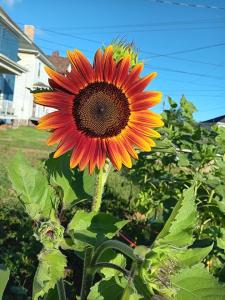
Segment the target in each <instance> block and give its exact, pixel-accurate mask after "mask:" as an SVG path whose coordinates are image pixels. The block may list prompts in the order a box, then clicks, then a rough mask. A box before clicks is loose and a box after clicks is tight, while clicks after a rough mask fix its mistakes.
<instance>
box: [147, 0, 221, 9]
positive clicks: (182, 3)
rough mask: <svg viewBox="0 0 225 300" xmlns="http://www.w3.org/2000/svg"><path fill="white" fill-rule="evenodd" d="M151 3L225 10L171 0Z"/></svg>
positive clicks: (153, 0)
mask: <svg viewBox="0 0 225 300" xmlns="http://www.w3.org/2000/svg"><path fill="white" fill-rule="evenodd" d="M149 1H151V2H156V3H160V4H169V5H177V6H183V7H191V8H207V9H222V10H225V7H221V6H215V5H206V4H194V3H185V2H177V1H169V0H149Z"/></svg>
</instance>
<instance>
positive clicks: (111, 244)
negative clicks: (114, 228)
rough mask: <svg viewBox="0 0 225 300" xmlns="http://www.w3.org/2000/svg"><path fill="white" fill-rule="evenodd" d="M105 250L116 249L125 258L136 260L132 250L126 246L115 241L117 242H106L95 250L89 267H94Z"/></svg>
mask: <svg viewBox="0 0 225 300" xmlns="http://www.w3.org/2000/svg"><path fill="white" fill-rule="evenodd" d="M107 249H116V250H118V251H120V252H121V253H123V254H125V255H126V256H128V257H130V258H131V259H132V260H136V256H135V255H134V253H133V249H132V248H130V247H129V246H127V245H126V244H124V243H122V242H120V241H117V240H108V241H105V242H103V243H102V244H101V245H100V246H98V248H97V249H96V250H95V253H94V255H93V258H92V262H91V265H92V266H94V265H95V264H96V263H97V262H98V260H99V259H100V257H101V256H102V254H103V253H104V252H105V251H106V250H107Z"/></svg>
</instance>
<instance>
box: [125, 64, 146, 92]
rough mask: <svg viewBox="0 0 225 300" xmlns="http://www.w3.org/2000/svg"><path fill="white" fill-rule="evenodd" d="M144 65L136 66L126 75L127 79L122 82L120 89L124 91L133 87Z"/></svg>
mask: <svg viewBox="0 0 225 300" xmlns="http://www.w3.org/2000/svg"><path fill="white" fill-rule="evenodd" d="M143 67H144V64H143V63H139V64H136V65H135V66H134V67H133V69H132V70H131V72H130V74H129V75H128V77H127V79H126V80H125V81H124V83H123V85H122V88H123V90H124V91H126V90H127V89H129V88H130V87H132V86H133V84H134V83H135V82H136V81H137V80H138V79H139V76H140V74H141V71H142V70H143Z"/></svg>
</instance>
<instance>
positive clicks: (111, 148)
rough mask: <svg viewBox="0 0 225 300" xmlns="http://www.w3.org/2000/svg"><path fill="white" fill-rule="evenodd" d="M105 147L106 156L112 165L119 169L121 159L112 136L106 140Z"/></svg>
mask: <svg viewBox="0 0 225 300" xmlns="http://www.w3.org/2000/svg"><path fill="white" fill-rule="evenodd" d="M106 147H107V153H108V156H109V158H110V160H111V162H112V164H113V165H114V167H115V168H116V169H117V170H118V171H119V170H120V169H121V167H122V159H121V155H120V151H119V150H118V146H117V143H116V141H115V140H114V138H110V139H107V140H106Z"/></svg>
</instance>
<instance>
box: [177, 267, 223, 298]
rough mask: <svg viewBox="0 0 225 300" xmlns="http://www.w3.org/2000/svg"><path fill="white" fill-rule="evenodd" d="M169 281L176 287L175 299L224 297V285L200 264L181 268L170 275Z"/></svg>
mask: <svg viewBox="0 0 225 300" xmlns="http://www.w3.org/2000/svg"><path fill="white" fill-rule="evenodd" d="M171 281H172V284H173V285H174V287H175V288H176V289H177V295H176V300H190V299H192V300H212V299H213V300H223V299H225V286H224V285H222V284H219V283H218V281H217V280H216V279H215V278H214V277H213V276H212V275H211V274H210V273H208V271H207V270H206V269H205V268H204V267H203V265H201V264H199V265H195V266H193V267H192V268H186V269H182V270H181V271H180V272H179V273H177V274H176V275H173V276H172V277H171Z"/></svg>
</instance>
